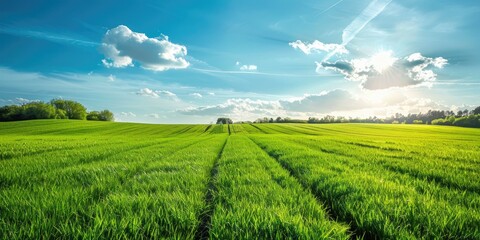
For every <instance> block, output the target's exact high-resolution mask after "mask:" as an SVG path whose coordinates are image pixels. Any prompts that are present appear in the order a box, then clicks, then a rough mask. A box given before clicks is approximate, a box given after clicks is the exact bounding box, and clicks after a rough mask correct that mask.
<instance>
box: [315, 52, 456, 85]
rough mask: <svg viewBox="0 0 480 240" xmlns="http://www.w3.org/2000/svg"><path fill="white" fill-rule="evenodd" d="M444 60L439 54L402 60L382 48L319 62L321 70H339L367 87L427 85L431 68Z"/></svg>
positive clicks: (433, 79) (438, 65)
mask: <svg viewBox="0 0 480 240" xmlns="http://www.w3.org/2000/svg"><path fill="white" fill-rule="evenodd" d="M447 63H448V61H447V59H445V58H442V57H437V58H430V57H425V56H422V55H421V54H420V53H414V54H411V55H409V56H406V57H404V58H402V59H399V58H396V57H393V52H391V51H384V52H380V53H377V54H375V55H373V56H371V57H370V58H360V59H353V60H350V61H346V60H339V61H336V62H321V63H318V62H317V63H316V64H317V72H318V71H321V70H322V69H327V70H333V71H337V72H340V73H341V74H343V75H344V76H345V78H346V79H348V80H351V81H359V82H361V86H362V88H364V89H368V90H378V89H387V88H392V87H408V86H420V85H431V84H432V83H433V82H434V81H436V79H437V74H436V73H435V72H434V71H433V69H435V68H436V69H441V68H443V67H444V66H445V65H446V64H447Z"/></svg>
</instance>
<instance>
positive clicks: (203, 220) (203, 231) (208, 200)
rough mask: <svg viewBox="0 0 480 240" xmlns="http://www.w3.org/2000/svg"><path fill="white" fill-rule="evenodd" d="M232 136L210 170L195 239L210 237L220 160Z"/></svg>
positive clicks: (224, 144)
mask: <svg viewBox="0 0 480 240" xmlns="http://www.w3.org/2000/svg"><path fill="white" fill-rule="evenodd" d="M229 138H230V135H229V136H228V137H227V139H225V142H224V143H223V146H222V148H221V150H220V152H218V156H217V158H216V159H215V162H214V163H213V167H212V170H211V171H210V180H209V181H208V185H207V186H208V188H207V192H206V193H205V198H204V202H205V206H206V209H205V210H204V211H203V212H202V213H200V216H199V220H200V224H199V225H198V227H197V230H196V232H195V239H202V240H204V239H209V231H210V226H211V222H212V216H213V211H214V207H215V206H214V195H215V194H216V193H217V187H216V186H215V180H216V177H217V174H218V161H219V160H220V158H222V155H223V151H224V150H225V146H227V142H228V139H229Z"/></svg>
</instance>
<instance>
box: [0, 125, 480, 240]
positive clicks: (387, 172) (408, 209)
mask: <svg viewBox="0 0 480 240" xmlns="http://www.w3.org/2000/svg"><path fill="white" fill-rule="evenodd" d="M59 238H60V239H98V238H105V239H161V238H167V239H361V238H363V239H480V129H468V128H459V127H447V126H428V125H382V124H230V125H153V124H134V123H110V122H87V121H72V120H35V121H23V122H8V123H0V239H59Z"/></svg>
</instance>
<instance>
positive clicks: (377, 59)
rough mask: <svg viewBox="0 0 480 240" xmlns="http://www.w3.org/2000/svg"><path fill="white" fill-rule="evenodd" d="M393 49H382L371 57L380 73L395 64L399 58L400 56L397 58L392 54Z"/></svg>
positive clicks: (374, 66)
mask: <svg viewBox="0 0 480 240" xmlns="http://www.w3.org/2000/svg"><path fill="white" fill-rule="evenodd" d="M392 55H393V51H391V50H390V51H381V52H378V53H376V54H374V55H373V56H372V57H371V58H370V61H371V63H372V65H373V68H375V70H376V71H377V72H379V73H382V72H383V71H385V70H386V69H388V68H390V67H391V66H393V64H394V63H395V62H396V61H397V60H398V58H395V57H393V56H392Z"/></svg>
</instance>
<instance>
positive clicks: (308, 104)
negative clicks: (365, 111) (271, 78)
mask: <svg viewBox="0 0 480 240" xmlns="http://www.w3.org/2000/svg"><path fill="white" fill-rule="evenodd" d="M280 104H281V106H282V107H283V108H284V109H285V110H287V111H293V112H314V113H330V112H334V111H347V110H354V109H362V108H367V107H370V106H371V104H370V103H368V102H367V101H366V100H364V99H361V98H358V97H356V96H354V95H352V94H351V93H350V92H348V91H346V90H341V89H336V90H332V91H327V92H322V93H320V94H312V95H306V96H304V97H303V98H301V99H297V100H293V101H280Z"/></svg>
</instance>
